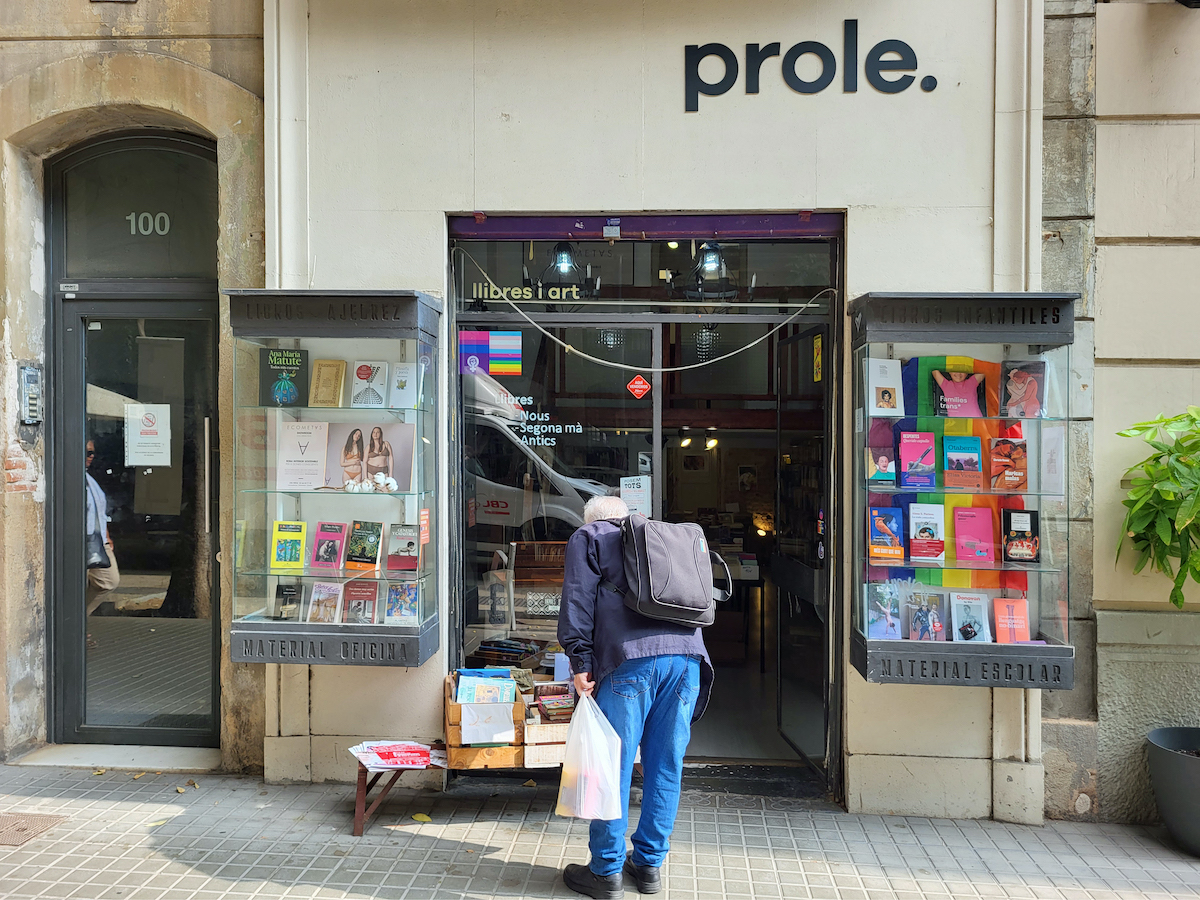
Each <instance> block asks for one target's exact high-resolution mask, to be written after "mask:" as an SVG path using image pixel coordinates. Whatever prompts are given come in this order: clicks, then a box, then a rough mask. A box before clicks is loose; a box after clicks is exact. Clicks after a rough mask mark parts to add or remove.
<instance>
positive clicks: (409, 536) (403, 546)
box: [387, 525, 421, 572]
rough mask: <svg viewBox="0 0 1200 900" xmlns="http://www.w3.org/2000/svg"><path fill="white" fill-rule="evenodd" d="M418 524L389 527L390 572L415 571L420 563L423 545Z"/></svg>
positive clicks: (388, 555) (388, 567) (388, 559)
mask: <svg viewBox="0 0 1200 900" xmlns="http://www.w3.org/2000/svg"><path fill="white" fill-rule="evenodd" d="M417 540H418V526H416V525H391V526H389V527H388V547H387V569H388V571H389V572H415V571H416V570H417V568H418V567H419V565H420V560H421V546H420V544H419V543H418V542H417Z"/></svg>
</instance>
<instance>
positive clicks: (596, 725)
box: [554, 694, 621, 820]
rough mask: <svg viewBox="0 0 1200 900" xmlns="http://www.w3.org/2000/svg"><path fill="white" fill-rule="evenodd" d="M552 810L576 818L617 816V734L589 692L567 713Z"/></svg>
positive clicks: (618, 814) (619, 812)
mask: <svg viewBox="0 0 1200 900" xmlns="http://www.w3.org/2000/svg"><path fill="white" fill-rule="evenodd" d="M554 811H555V812H556V813H557V814H558V815H560V816H574V817H575V818H577V819H606V820H611V819H619V818H621V736H620V735H619V734H617V733H616V731H614V730H613V727H612V725H610V724H609V722H608V719H606V718H605V717H604V713H603V712H601V711H600V707H599V706H597V705H596V701H595V700H593V699H592V697H591V695H590V694H583V695H581V696H580V697H579V700H578V701H577V702H576V704H575V714H574V715H573V716H571V726H570V727H569V728H568V729H567V748H566V751H565V756H564V759H563V767H562V781H561V784H560V786H559V789H558V807H557V808H556V809H555V810H554Z"/></svg>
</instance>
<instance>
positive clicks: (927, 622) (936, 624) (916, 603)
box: [904, 590, 950, 641]
mask: <svg viewBox="0 0 1200 900" xmlns="http://www.w3.org/2000/svg"><path fill="white" fill-rule="evenodd" d="M904 608H905V625H906V627H905V632H906V634H907V636H908V639H909V640H910V641H944V640H947V635H948V633H949V631H950V629H949V627H948V625H949V622H948V621H947V619H948V610H947V606H946V595H945V594H940V593H937V592H935V591H928V590H915V591H911V592H910V593H909V595H908V599H907V600H906V601H905V604H904Z"/></svg>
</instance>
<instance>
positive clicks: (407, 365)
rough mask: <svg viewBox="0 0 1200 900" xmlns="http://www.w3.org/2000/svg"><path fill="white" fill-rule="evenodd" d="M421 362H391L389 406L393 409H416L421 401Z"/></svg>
mask: <svg viewBox="0 0 1200 900" xmlns="http://www.w3.org/2000/svg"><path fill="white" fill-rule="evenodd" d="M420 369H421V364H420V363H416V362H393V363H392V364H391V370H392V377H391V389H390V390H389V391H388V406H389V407H391V408H392V409H415V408H416V407H417V406H418V404H419V401H420V396H421V380H420V374H419V372H420Z"/></svg>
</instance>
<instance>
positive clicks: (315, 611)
mask: <svg viewBox="0 0 1200 900" xmlns="http://www.w3.org/2000/svg"><path fill="white" fill-rule="evenodd" d="M341 617H342V586H341V585H340V584H338V583H337V582H334V581H314V582H313V586H312V593H311V594H310V596H309V598H308V616H307V617H306V618H305V620H304V621H306V622H319V623H320V624H322V625H336V624H337V622H338V621H339V620H340V619H341Z"/></svg>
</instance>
